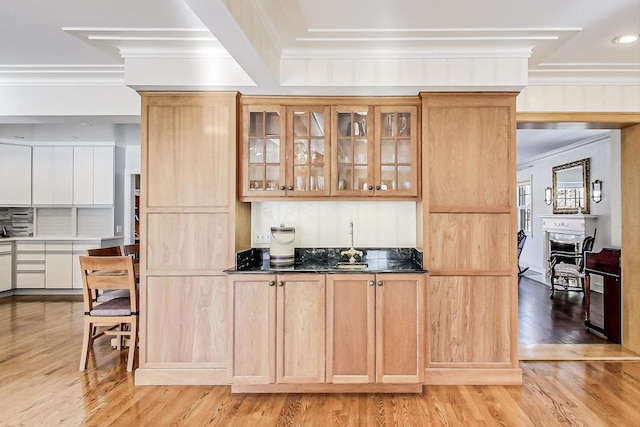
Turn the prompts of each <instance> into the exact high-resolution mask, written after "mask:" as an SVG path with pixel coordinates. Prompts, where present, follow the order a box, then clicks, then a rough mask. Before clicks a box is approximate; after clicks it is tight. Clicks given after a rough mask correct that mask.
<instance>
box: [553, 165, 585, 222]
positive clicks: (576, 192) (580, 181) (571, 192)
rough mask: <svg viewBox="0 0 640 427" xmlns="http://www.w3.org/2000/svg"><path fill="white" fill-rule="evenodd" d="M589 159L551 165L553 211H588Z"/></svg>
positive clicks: (568, 212)
mask: <svg viewBox="0 0 640 427" xmlns="http://www.w3.org/2000/svg"><path fill="white" fill-rule="evenodd" d="M590 168H591V159H590V158H587V159H582V160H578V161H576V162H571V163H566V164H564V165H559V166H554V167H553V213H554V214H572V213H573V214H575V213H578V212H581V213H584V214H588V213H589V182H590V179H591V178H590V176H589V172H590Z"/></svg>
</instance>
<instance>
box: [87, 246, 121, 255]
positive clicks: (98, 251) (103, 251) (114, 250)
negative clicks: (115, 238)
mask: <svg viewBox="0 0 640 427" xmlns="http://www.w3.org/2000/svg"><path fill="white" fill-rule="evenodd" d="M87 255H89V256H121V255H122V250H121V249H120V246H109V247H107V248H95V249H87Z"/></svg>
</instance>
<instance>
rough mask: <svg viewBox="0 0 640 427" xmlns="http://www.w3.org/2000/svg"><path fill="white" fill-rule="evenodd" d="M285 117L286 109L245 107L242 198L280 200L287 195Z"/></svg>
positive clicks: (257, 106) (243, 118)
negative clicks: (277, 198) (276, 198)
mask: <svg viewBox="0 0 640 427" xmlns="http://www.w3.org/2000/svg"><path fill="white" fill-rule="evenodd" d="M285 116H286V115H285V108H284V107H280V106H274V105H271V106H261V105H247V106H244V108H243V115H242V144H241V151H240V156H241V159H240V161H241V182H240V183H239V185H240V196H241V197H281V196H284V195H285V194H286V190H285V188H286V185H287V183H286V164H285V163H286V160H285V159H286V138H285V133H286V124H285V123H286V120H285Z"/></svg>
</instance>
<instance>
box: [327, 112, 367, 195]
mask: <svg viewBox="0 0 640 427" xmlns="http://www.w3.org/2000/svg"><path fill="white" fill-rule="evenodd" d="M372 117H373V109H371V108H370V107H368V106H361V107H350V106H337V107H334V110H333V118H334V121H333V123H334V127H333V140H334V141H335V142H334V149H333V156H332V157H333V162H332V168H333V169H332V173H331V175H332V184H331V186H332V188H331V194H333V195H341V196H369V195H373V193H374V191H373V190H374V181H373V180H374V168H373V167H372V164H371V163H372V162H373V160H374V144H373V125H372V123H371V118H372Z"/></svg>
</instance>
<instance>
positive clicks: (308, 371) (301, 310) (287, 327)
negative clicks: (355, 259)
mask: <svg viewBox="0 0 640 427" xmlns="http://www.w3.org/2000/svg"><path fill="white" fill-rule="evenodd" d="M325 286H326V285H325V275H324V274H300V275H282V276H278V284H277V293H278V295H277V305H278V316H277V342H278V346H277V361H278V364H277V370H276V372H277V382H278V383H306V384H309V383H324V381H325V329H326V324H325V319H326V309H325V305H326V288H325Z"/></svg>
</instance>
